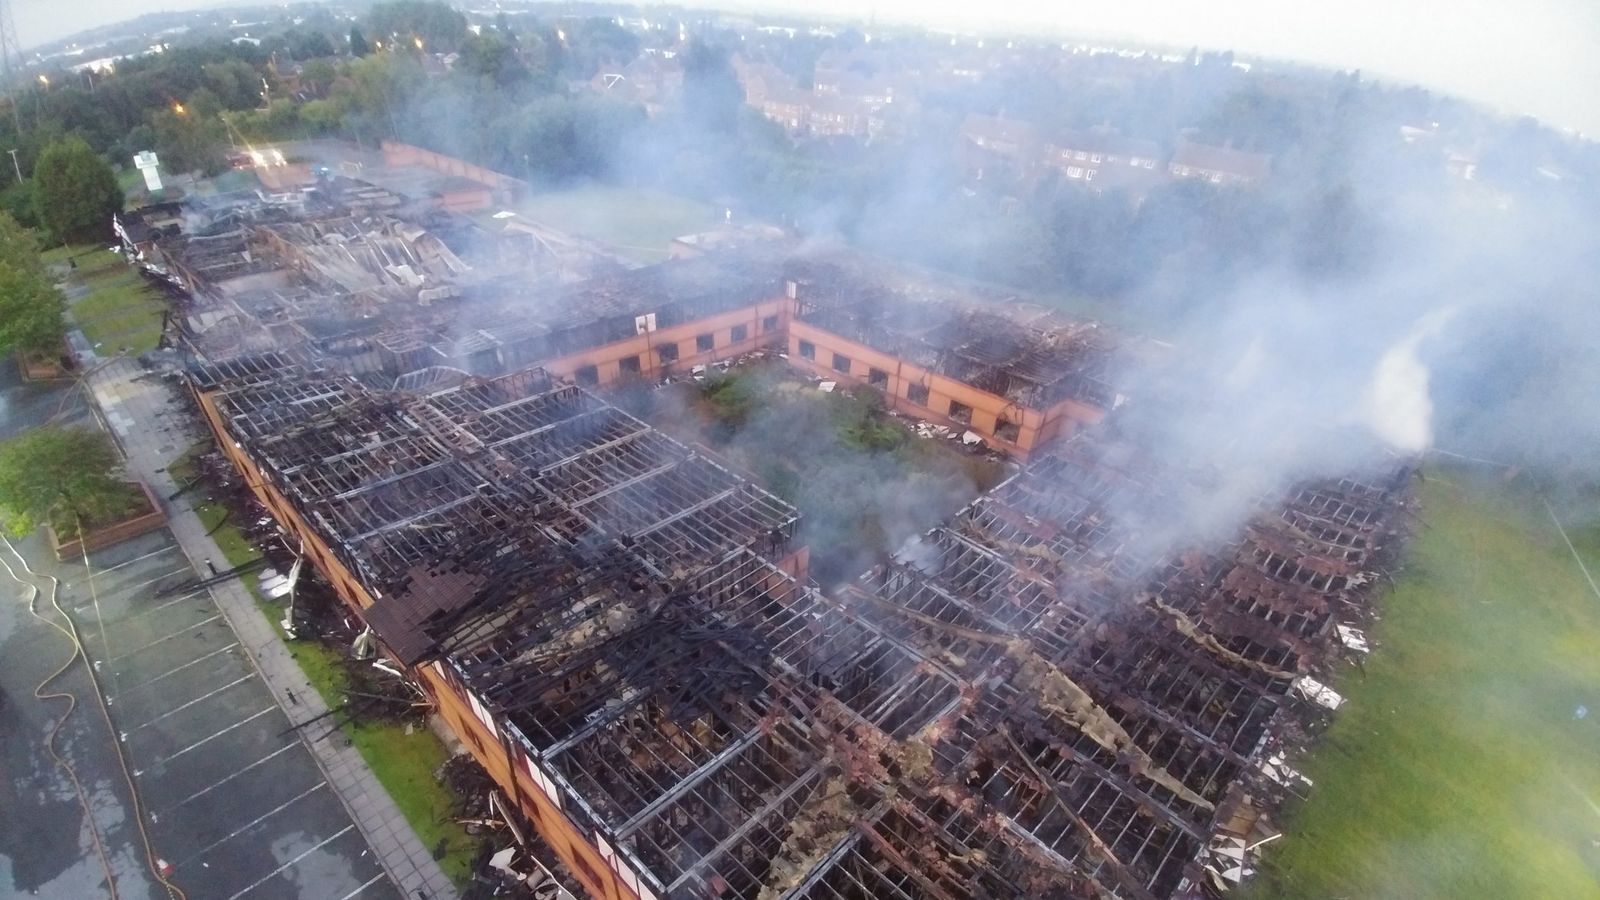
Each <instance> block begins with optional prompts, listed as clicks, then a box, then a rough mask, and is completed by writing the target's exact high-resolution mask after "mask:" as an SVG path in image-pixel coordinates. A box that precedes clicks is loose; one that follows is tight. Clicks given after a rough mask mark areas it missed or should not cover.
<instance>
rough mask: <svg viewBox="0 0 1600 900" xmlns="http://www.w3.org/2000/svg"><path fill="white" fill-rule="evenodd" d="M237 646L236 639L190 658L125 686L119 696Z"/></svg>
mask: <svg viewBox="0 0 1600 900" xmlns="http://www.w3.org/2000/svg"><path fill="white" fill-rule="evenodd" d="M237 646H239V642H238V641H234V642H233V643H231V644H229V645H228V646H226V647H222V648H220V649H217V650H213V651H211V652H210V653H207V654H206V655H205V656H202V657H199V658H197V659H191V660H189V661H188V662H186V663H184V664H183V665H181V666H178V667H176V668H172V669H168V670H166V671H165V672H162V673H161V674H160V675H157V676H156V677H154V678H152V679H150V680H149V681H141V682H139V683H138V684H135V685H133V686H131V687H125V688H123V689H122V690H121V691H119V692H118V693H117V696H118V697H126V696H128V692H129V691H136V690H138V689H139V688H142V687H149V686H150V685H152V684H155V683H156V682H158V681H160V680H161V679H163V678H165V677H167V676H168V675H175V674H177V673H179V672H182V671H183V670H184V669H187V668H189V667H190V666H193V665H198V664H200V663H203V662H205V661H206V660H208V659H210V658H211V657H213V656H216V655H217V654H218V653H227V652H228V651H229V650H232V649H233V648H235V647H237Z"/></svg>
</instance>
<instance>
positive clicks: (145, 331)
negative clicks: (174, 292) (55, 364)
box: [43, 246, 167, 356]
mask: <svg viewBox="0 0 1600 900" xmlns="http://www.w3.org/2000/svg"><path fill="white" fill-rule="evenodd" d="M68 257H71V259H72V260H73V261H74V262H76V263H77V266H78V267H77V268H76V269H69V268H67V259H68ZM43 258H44V260H45V262H46V263H47V264H49V265H51V266H52V267H53V268H54V269H55V271H56V272H58V273H60V274H61V275H62V276H63V277H66V278H67V279H68V280H69V281H70V282H71V283H75V284H78V285H81V286H82V287H83V288H84V289H85V293H84V294H83V295H82V296H80V297H77V298H75V299H71V300H69V301H68V308H69V310H70V312H71V315H72V319H73V321H74V322H76V323H77V325H78V327H79V328H81V329H82V330H83V336H84V337H85V338H87V339H88V340H89V343H90V345H91V346H95V347H96V348H97V350H98V351H99V353H100V355H102V356H110V355H112V354H113V353H116V352H119V351H126V352H128V353H130V354H139V353H144V352H147V351H149V350H154V349H155V347H156V344H157V343H158V342H159V341H160V340H161V317H162V313H163V312H164V311H165V310H166V308H167V303H166V300H165V298H163V297H162V296H161V292H160V291H157V290H156V289H155V288H153V287H151V286H150V285H149V284H148V283H147V282H146V281H145V280H144V276H143V275H140V274H139V272H138V270H136V269H133V268H131V267H130V266H128V265H127V263H126V262H125V261H124V260H123V258H122V257H121V256H119V255H117V254H115V253H112V252H111V251H109V250H106V249H105V248H103V247H98V246H93V247H86V246H77V247H67V248H61V247H57V248H53V249H51V250H50V251H48V252H46V253H45V254H43ZM68 296H69V297H70V296H71V294H69V295H68Z"/></svg>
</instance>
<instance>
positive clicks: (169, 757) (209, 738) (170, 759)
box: [133, 704, 278, 775]
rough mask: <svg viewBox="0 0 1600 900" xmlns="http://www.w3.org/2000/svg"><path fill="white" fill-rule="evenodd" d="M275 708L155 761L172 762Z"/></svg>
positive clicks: (268, 708)
mask: <svg viewBox="0 0 1600 900" xmlns="http://www.w3.org/2000/svg"><path fill="white" fill-rule="evenodd" d="M277 708H278V707H277V705H276V704H274V705H272V706H269V707H267V708H266V709H263V710H262V711H261V712H258V713H256V714H255V715H253V716H250V717H249V718H247V719H241V720H239V721H237V722H235V723H233V724H232V725H229V726H228V727H227V728H224V729H222V730H221V731H219V732H217V733H216V734H212V735H208V736H207V737H203V738H201V739H200V740H198V741H195V742H194V743H192V744H190V745H189V746H187V747H185V748H183V749H182V750H179V751H178V752H177V753H174V754H172V755H171V756H167V757H164V758H162V759H158V760H156V763H157V764H158V765H160V764H164V763H169V762H172V761H173V760H175V759H177V758H178V757H180V756H182V755H184V754H185V753H188V752H189V751H190V750H193V749H194V748H196V747H198V746H200V745H201V744H204V743H206V742H207V741H210V740H212V739H214V738H219V737H222V736H223V735H225V734H227V733H228V732H230V731H232V730H234V729H235V728H238V727H239V726H240V725H244V724H245V723H247V722H253V721H255V720H256V719H259V718H261V717H262V716H264V715H266V714H267V713H269V712H272V711H273V710H275V709H277ZM133 774H135V775H138V774H139V773H138V772H135V773H133Z"/></svg>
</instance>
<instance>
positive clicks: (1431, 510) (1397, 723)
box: [1250, 470, 1600, 900]
mask: <svg viewBox="0 0 1600 900" xmlns="http://www.w3.org/2000/svg"><path fill="white" fill-rule="evenodd" d="M1421 499H1422V504H1423V512H1422V518H1423V520H1424V522H1425V523H1426V525H1425V527H1422V528H1421V529H1420V530H1419V532H1418V533H1417V535H1416V537H1415V538H1414V541H1413V543H1412V546H1411V548H1410V550H1409V552H1408V559H1407V563H1406V568H1405V571H1404V573H1403V574H1402V577H1401V578H1400V580H1399V583H1398V584H1397V586H1396V587H1395V588H1394V590H1393V591H1392V592H1391V593H1389V594H1388V595H1387V596H1386V597H1384V598H1383V599H1382V600H1381V601H1380V603H1381V609H1382V610H1383V613H1384V618H1383V620H1382V621H1381V622H1380V623H1379V624H1378V625H1377V627H1376V629H1375V634H1374V637H1375V638H1376V639H1377V641H1378V643H1379V646H1378V647H1377V649H1376V650H1375V652H1374V653H1373V654H1372V655H1371V657H1370V660H1369V661H1368V663H1367V665H1366V671H1365V674H1364V675H1361V674H1352V675H1351V676H1350V677H1348V678H1346V679H1345V681H1344V683H1343V685H1342V689H1343V691H1344V692H1345V694H1346V695H1347V697H1348V701H1349V702H1348V703H1347V704H1346V705H1345V707H1344V708H1343V709H1341V710H1340V712H1339V714H1338V716H1337V718H1336V719H1335V722H1334V724H1333V727H1332V728H1331V730H1330V732H1329V734H1328V735H1327V736H1326V739H1325V740H1324V741H1323V742H1322V743H1320V744H1319V745H1318V747H1317V749H1316V751H1315V752H1314V754H1313V756H1312V758H1311V759H1310V760H1309V761H1307V762H1306V763H1305V764H1304V771H1305V773H1306V774H1307V775H1308V776H1309V777H1310V778H1312V779H1313V780H1314V781H1315V783H1316V784H1315V788H1314V789H1313V791H1312V794H1311V796H1310V799H1309V801H1308V802H1306V803H1305V804H1304V805H1303V806H1301V807H1300V808H1299V809H1298V810H1291V811H1289V812H1288V820H1289V821H1288V825H1289V832H1288V834H1287V835H1286V836H1285V837H1284V838H1283V839H1282V840H1281V841H1279V842H1277V844H1276V845H1275V846H1274V847H1273V848H1272V849H1271V851H1270V852H1269V853H1268V856H1267V859H1266V866H1265V870H1264V872H1263V876H1262V878H1261V879H1260V880H1259V881H1258V882H1257V883H1256V885H1255V888H1254V889H1253V891H1251V892H1250V896H1251V897H1252V898H1280V897H1307V898H1333V897H1352V898H1387V897H1393V898H1407V900H1411V898H1441V900H1442V898H1451V900H1457V898H1477V897H1483V898H1511V897H1518V898H1521V897H1529V898H1563V900H1571V898H1591V897H1600V597H1596V596H1595V595H1594V594H1593V593H1592V592H1591V591H1590V588H1589V587H1588V585H1587V583H1586V582H1585V581H1584V579H1583V576H1582V573H1581V572H1580V571H1579V569H1578V567H1577V565H1576V563H1575V562H1574V560H1573V558H1572V555H1571V553H1570V552H1569V550H1568V549H1567V546H1566V544H1565V543H1564V542H1563V541H1562V540H1561V537H1560V535H1559V534H1558V533H1557V531H1556V530H1555V526H1554V525H1553V524H1552V522H1551V519H1550V517H1549V514H1548V513H1547V512H1546V510H1545V508H1544V507H1543V505H1542V504H1541V503H1540V502H1539V501H1538V499H1537V497H1536V496H1534V494H1533V493H1532V491H1531V489H1528V488H1520V487H1508V486H1506V485H1504V484H1501V483H1499V482H1496V481H1490V480H1487V479H1484V478H1482V477H1476V476H1473V475H1471V474H1470V473H1466V472H1460V471H1453V470H1442V471H1441V470H1434V471H1430V472H1429V478H1428V481H1427V483H1426V484H1425V485H1423V487H1422V489H1421ZM1588 508H1589V509H1590V510H1591V513H1590V515H1591V516H1592V514H1593V513H1592V511H1593V509H1594V508H1595V504H1594V503H1589V504H1588ZM1573 537H1574V540H1575V541H1578V542H1579V543H1580V546H1581V549H1582V552H1584V553H1585V555H1586V557H1587V559H1588V564H1589V566H1590V570H1591V571H1593V572H1596V573H1597V574H1600V530H1596V529H1594V528H1589V529H1587V530H1578V531H1576V532H1575V533H1574V534H1573ZM1580 708H1587V714H1586V715H1583V714H1581V713H1580Z"/></svg>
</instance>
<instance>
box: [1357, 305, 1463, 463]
mask: <svg viewBox="0 0 1600 900" xmlns="http://www.w3.org/2000/svg"><path fill="white" fill-rule="evenodd" d="M1451 315H1452V312H1451V311H1450V310H1448V309H1447V310H1440V311H1438V312H1435V313H1433V314H1430V315H1428V316H1426V317H1424V318H1423V320H1422V321H1421V322H1419V323H1417V327H1416V328H1414V329H1413V330H1412V331H1411V333H1410V334H1408V335H1406V336H1405V337H1403V338H1401V339H1400V341H1399V342H1397V343H1396V344H1394V345H1393V346H1392V347H1390V348H1389V349H1388V350H1387V351H1385V352H1384V354H1383V356H1382V357H1380V358H1379V359H1378V364H1377V366H1376V367H1375V368H1374V369H1373V372H1372V381H1371V383H1370V384H1369V385H1368V387H1367V393H1366V396H1365V397H1364V398H1363V401H1362V409H1361V414H1360V416H1359V418H1360V420H1361V421H1362V422H1363V423H1365V424H1366V426H1367V427H1368V428H1370V429H1372V432H1373V433H1374V434H1376V435H1377V436H1378V437H1379V438H1380V439H1381V440H1383V441H1384V442H1385V443H1387V444H1389V445H1390V446H1391V447H1393V448H1395V449H1396V450H1400V451H1402V452H1405V453H1421V452H1422V451H1424V450H1426V449H1428V448H1429V447H1431V446H1432V445H1433V397H1432V395H1431V394H1430V393H1429V391H1428V384H1429V380H1430V378H1431V373H1430V372H1429V370H1428V366H1427V364H1426V363H1424V362H1423V361H1422V358H1421V356H1420V355H1419V353H1418V349H1419V348H1420V347H1421V346H1422V342H1423V341H1424V340H1426V339H1427V338H1428V337H1429V336H1431V335H1433V334H1434V333H1436V332H1437V331H1438V330H1439V329H1440V328H1442V327H1444V325H1445V323H1446V322H1448V321H1449V319H1450V318H1451Z"/></svg>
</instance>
